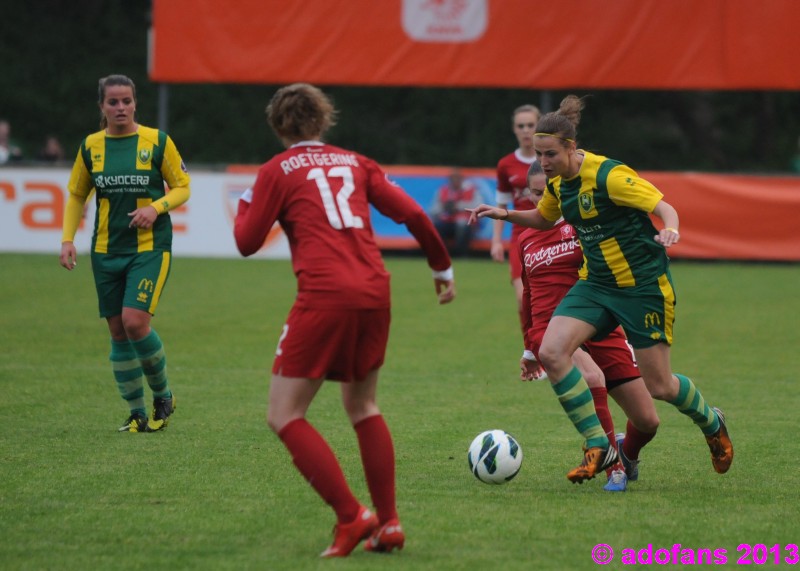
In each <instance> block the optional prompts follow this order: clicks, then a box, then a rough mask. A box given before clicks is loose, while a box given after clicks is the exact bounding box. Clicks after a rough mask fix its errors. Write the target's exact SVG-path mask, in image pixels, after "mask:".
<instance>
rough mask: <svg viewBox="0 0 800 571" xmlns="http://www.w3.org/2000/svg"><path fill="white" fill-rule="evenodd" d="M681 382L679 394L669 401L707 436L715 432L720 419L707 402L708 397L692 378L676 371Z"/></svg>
mask: <svg viewBox="0 0 800 571" xmlns="http://www.w3.org/2000/svg"><path fill="white" fill-rule="evenodd" d="M675 376H676V377H677V378H678V382H679V383H680V388H679V389H678V396H676V397H675V399H674V400H671V401H668V402H669V403H670V404H671V405H674V406H675V407H676V408H677V409H678V410H679V411H681V413H683V414H685V415H686V416H688V417H689V418H691V419H692V421H693V422H694V423H695V424H696V425H697V426H698V427H699V428H700V430H702V431H703V434H705V435H706V436H708V435H711V434H714V433H715V432H716V431H717V430H719V419H718V418H717V415H716V413H715V412H714V411H713V410H711V408H710V407H709V406H708V404H706V399H704V398H703V395H701V394H700V391H699V390H698V389H697V387H696V386H694V383H693V382H692V380H691V379H690V378H689V377H687V376H684V375H679V374H677V373H675Z"/></svg>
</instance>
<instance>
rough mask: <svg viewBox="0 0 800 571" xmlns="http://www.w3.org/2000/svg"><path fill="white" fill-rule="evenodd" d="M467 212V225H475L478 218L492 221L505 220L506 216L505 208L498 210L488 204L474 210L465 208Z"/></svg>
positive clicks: (480, 205)
mask: <svg viewBox="0 0 800 571" xmlns="http://www.w3.org/2000/svg"><path fill="white" fill-rule="evenodd" d="M465 210H466V211H467V212H469V223H470V224H475V223H476V222H478V219H479V218H491V219H493V220H505V218H506V216H508V210H507V209H505V208H498V207H497V206H490V205H488V204H479V205H478V206H476V207H475V208H466V209H465Z"/></svg>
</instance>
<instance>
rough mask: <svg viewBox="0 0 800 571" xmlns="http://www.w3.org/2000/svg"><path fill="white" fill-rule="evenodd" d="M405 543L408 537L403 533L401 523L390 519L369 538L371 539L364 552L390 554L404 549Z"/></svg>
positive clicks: (366, 543)
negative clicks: (394, 550)
mask: <svg viewBox="0 0 800 571" xmlns="http://www.w3.org/2000/svg"><path fill="white" fill-rule="evenodd" d="M405 542H406V536H405V534H404V533H403V527H402V526H401V525H400V521H399V520H397V519H390V520H389V521H387V522H386V523H385V524H383V525H382V526H380V527H379V528H378V529H377V530H376V531H375V533H373V534H372V535H370V536H369V539H367V541H366V542H365V543H364V551H372V552H374V553H389V552H391V551H392V550H393V549H397V550H400V549H403V545H405Z"/></svg>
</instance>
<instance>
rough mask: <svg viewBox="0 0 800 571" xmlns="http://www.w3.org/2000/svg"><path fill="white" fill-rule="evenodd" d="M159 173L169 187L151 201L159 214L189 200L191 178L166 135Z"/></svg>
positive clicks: (175, 148) (173, 144) (176, 149)
mask: <svg viewBox="0 0 800 571" xmlns="http://www.w3.org/2000/svg"><path fill="white" fill-rule="evenodd" d="M161 175H162V176H163V177H164V181H165V182H166V183H167V186H168V187H169V192H168V193H167V194H165V195H164V197H163V198H160V199H158V200H156V201H154V202H153V203H152V206H153V208H155V209H156V212H158V213H159V214H164V213H165V212H169V211H170V210H174V209H176V208H177V207H179V206H180V205H181V204H183V203H185V202H186V201H187V200H189V196H190V195H191V190H190V189H189V184H190V182H191V178H190V177H189V173H188V172H187V170H186V165H185V164H184V163H183V159H182V158H181V155H180V153H179V152H178V148H177V147H176V146H175V143H173V142H172V139H171V138H170V137H169V136H168V137H167V146H166V148H165V149H164V161H163V162H162V163H161Z"/></svg>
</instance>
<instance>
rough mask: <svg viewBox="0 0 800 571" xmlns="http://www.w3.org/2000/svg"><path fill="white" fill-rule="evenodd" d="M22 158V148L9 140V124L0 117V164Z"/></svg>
mask: <svg viewBox="0 0 800 571" xmlns="http://www.w3.org/2000/svg"><path fill="white" fill-rule="evenodd" d="M21 158H22V150H21V149H20V148H19V147H18V146H17V145H16V144H14V141H12V140H11V125H10V124H9V122H8V121H7V120H5V119H0V165H2V164H5V163H7V162H10V161H14V160H19V159H21Z"/></svg>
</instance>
